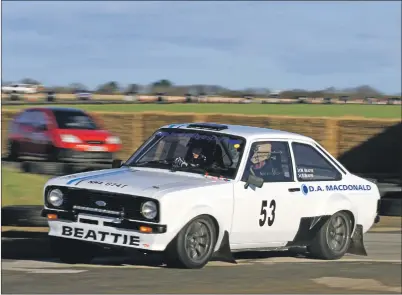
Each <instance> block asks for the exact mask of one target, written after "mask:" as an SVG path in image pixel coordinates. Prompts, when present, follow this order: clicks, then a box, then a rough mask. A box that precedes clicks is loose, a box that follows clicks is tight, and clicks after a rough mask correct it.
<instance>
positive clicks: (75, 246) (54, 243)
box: [50, 237, 98, 264]
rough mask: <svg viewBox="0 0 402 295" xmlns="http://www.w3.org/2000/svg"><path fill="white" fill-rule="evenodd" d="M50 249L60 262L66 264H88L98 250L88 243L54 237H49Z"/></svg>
mask: <svg viewBox="0 0 402 295" xmlns="http://www.w3.org/2000/svg"><path fill="white" fill-rule="evenodd" d="M50 249H51V252H52V254H53V255H54V256H55V257H57V258H58V259H60V261H61V262H63V263H68V264H77V263H79V264H89V263H90V262H91V261H92V259H93V258H94V257H95V256H96V254H97V251H98V248H97V247H96V246H95V245H92V244H90V243H87V242H81V241H77V240H72V239H63V238H56V237H51V238H50Z"/></svg>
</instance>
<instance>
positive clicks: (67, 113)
mask: <svg viewBox="0 0 402 295" xmlns="http://www.w3.org/2000/svg"><path fill="white" fill-rule="evenodd" d="M53 113H54V116H55V118H56V122H57V126H58V128H59V129H88V130H96V129H99V126H97V124H96V123H95V121H94V120H93V119H92V118H91V117H90V116H88V115H87V114H85V113H84V112H82V111H76V110H54V111H53Z"/></svg>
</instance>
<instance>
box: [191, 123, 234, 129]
mask: <svg viewBox="0 0 402 295" xmlns="http://www.w3.org/2000/svg"><path fill="white" fill-rule="evenodd" d="M187 128H196V129H209V130H217V131H220V130H225V129H228V128H229V127H228V126H227V125H222V124H215V123H193V124H189V125H187Z"/></svg>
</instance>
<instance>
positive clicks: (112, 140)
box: [106, 136, 121, 144]
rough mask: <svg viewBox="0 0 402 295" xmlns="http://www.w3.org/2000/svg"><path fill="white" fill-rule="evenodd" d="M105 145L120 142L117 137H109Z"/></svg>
mask: <svg viewBox="0 0 402 295" xmlns="http://www.w3.org/2000/svg"><path fill="white" fill-rule="evenodd" d="M106 143H108V144H120V143H121V140H120V138H118V137H117V136H109V137H108V138H106Z"/></svg>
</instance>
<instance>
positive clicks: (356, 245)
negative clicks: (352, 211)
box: [346, 224, 367, 256]
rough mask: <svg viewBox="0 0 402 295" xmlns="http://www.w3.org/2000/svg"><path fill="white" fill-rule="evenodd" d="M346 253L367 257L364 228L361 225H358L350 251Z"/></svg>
mask: <svg viewBox="0 0 402 295" xmlns="http://www.w3.org/2000/svg"><path fill="white" fill-rule="evenodd" d="M346 253H349V254H353V255H360V256H367V251H366V248H365V247H364V242H363V226H362V225H361V224H358V225H356V230H355V232H354V234H353V236H352V241H351V242H350V246H349V249H348V251H347V252H346Z"/></svg>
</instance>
